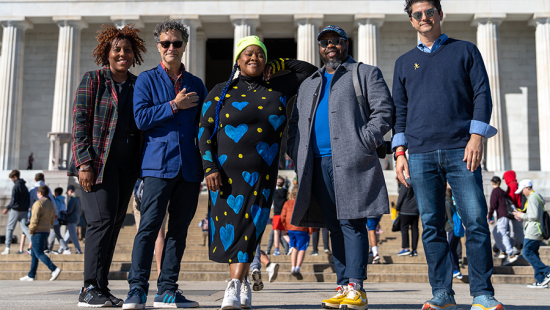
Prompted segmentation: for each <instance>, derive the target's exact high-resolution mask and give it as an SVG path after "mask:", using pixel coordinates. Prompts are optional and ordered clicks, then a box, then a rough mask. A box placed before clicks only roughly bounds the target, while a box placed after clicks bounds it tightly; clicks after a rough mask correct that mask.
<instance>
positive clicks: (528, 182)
mask: <svg viewBox="0 0 550 310" xmlns="http://www.w3.org/2000/svg"><path fill="white" fill-rule="evenodd" d="M526 187H531V188H532V187H533V182H531V180H527V179H523V180H521V181H520V182H519V185H518V190H517V191H516V195H517V194H520V193H521V192H522V191H523V189H524V188H526Z"/></svg>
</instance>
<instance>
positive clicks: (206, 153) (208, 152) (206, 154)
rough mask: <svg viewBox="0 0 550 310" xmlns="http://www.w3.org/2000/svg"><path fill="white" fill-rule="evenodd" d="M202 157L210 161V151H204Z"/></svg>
mask: <svg viewBox="0 0 550 310" xmlns="http://www.w3.org/2000/svg"><path fill="white" fill-rule="evenodd" d="M202 159H204V160H207V161H209V162H212V153H210V151H206V152H205V153H204V155H203V156H202Z"/></svg>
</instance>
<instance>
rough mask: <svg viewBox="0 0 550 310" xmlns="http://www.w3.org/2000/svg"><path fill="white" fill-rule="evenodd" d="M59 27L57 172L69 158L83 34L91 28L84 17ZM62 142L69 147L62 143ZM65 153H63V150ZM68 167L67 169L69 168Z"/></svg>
mask: <svg viewBox="0 0 550 310" xmlns="http://www.w3.org/2000/svg"><path fill="white" fill-rule="evenodd" d="M53 20H54V21H55V22H56V23H57V25H58V26H59V41H58V45H57V64H56V70H55V92H54V97H53V114H52V129H51V132H50V133H48V136H49V138H50V160H49V161H48V162H49V165H48V166H49V170H57V169H58V168H59V166H60V165H63V164H64V163H65V164H66V162H64V160H65V161H68V158H69V150H70V147H69V144H70V141H71V138H70V136H71V130H72V121H73V118H72V106H73V100H74V96H75V90H76V87H77V85H78V82H79V81H80V79H81V76H80V30H81V29H83V28H87V27H88V23H87V22H86V21H85V20H83V19H82V18H81V17H54V18H53ZM59 140H62V141H64V142H65V143H60V141H59ZM62 149H63V150H62ZM65 166H66V165H65Z"/></svg>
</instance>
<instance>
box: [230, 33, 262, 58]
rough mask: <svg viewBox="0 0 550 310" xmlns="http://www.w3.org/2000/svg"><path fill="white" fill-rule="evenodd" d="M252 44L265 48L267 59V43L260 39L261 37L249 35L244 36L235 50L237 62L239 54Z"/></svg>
mask: <svg viewBox="0 0 550 310" xmlns="http://www.w3.org/2000/svg"><path fill="white" fill-rule="evenodd" d="M250 45H257V46H259V47H261V48H262V50H264V55H265V59H267V49H266V48H265V45H264V44H263V43H262V41H260V38H258V37H257V36H248V37H244V38H242V39H240V40H239V42H237V50H236V51H235V52H236V53H235V62H237V60H238V59H239V56H240V55H241V53H242V52H243V51H244V50H245V49H246V48H247V47H249V46H250Z"/></svg>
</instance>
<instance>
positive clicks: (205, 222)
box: [199, 213, 208, 246]
mask: <svg viewBox="0 0 550 310" xmlns="http://www.w3.org/2000/svg"><path fill="white" fill-rule="evenodd" d="M199 227H200V228H201V229H202V238H203V242H202V245H203V246H206V245H207V241H208V213H207V214H206V217H205V218H204V219H202V221H201V222H200V223H199Z"/></svg>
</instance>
